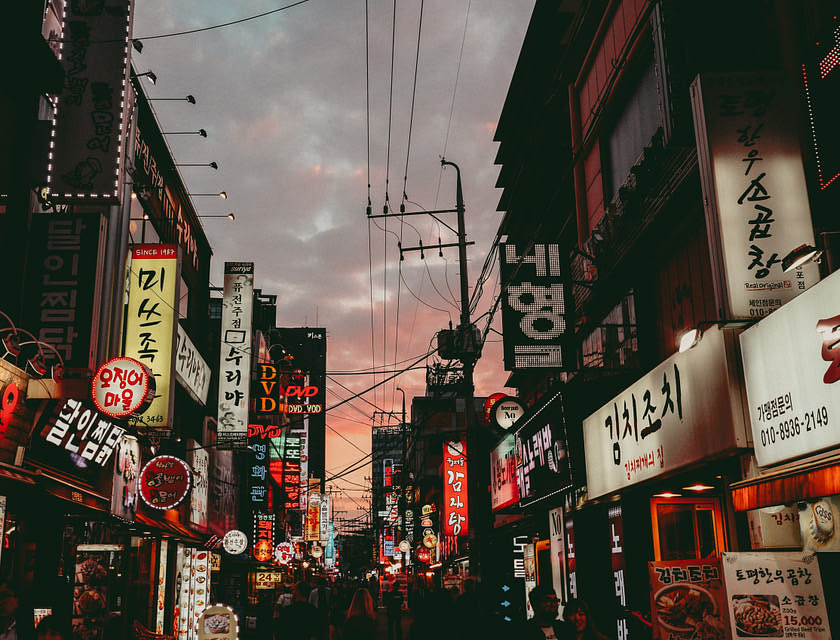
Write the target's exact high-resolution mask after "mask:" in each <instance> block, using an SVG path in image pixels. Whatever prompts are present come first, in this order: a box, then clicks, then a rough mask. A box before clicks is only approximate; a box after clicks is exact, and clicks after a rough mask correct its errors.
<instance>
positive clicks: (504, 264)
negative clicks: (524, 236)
mask: <svg viewBox="0 0 840 640" xmlns="http://www.w3.org/2000/svg"><path fill="white" fill-rule="evenodd" d="M520 249H521V247H519V248H517V246H516V245H515V244H511V243H508V244H503V245H500V247H499V260H500V262H501V275H502V281H503V282H506V283H508V284H507V286H506V287H505V288H504V290H503V292H502V324H503V326H504V346H505V369H507V370H512V369H535V368H543V367H552V368H562V367H564V366H566V364H567V363H566V358H565V357H564V355H565V353H564V352H565V351H566V348H567V347H566V345H565V342H566V338H567V336H568V335H569V333H570V332H571V331H572V330H573V326H572V322H571V321H570V320H569V318H568V314H569V313H570V311H571V309H570V308H567V305H566V289H567V283H566V279H567V278H568V276H567V274H566V272H567V271H568V269H566V268H565V264H564V261H561V258H560V256H561V251H560V245H557V244H535V245H533V253H532V254H531V255H525V254H522V255H520V254H519V251H520ZM570 306H571V307H573V306H574V305H570ZM572 364H574V363H572Z"/></svg>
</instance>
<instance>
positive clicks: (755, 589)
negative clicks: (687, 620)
mask: <svg viewBox="0 0 840 640" xmlns="http://www.w3.org/2000/svg"><path fill="white" fill-rule="evenodd" d="M721 563H722V565H723V579H724V583H725V584H726V597H727V608H728V610H729V621H730V625H731V628H732V637H733V638H754V637H757V636H758V637H765V638H804V639H806V640H818V639H819V640H828V638H831V630H830V629H829V626H828V612H827V609H826V604H825V595H824V593H823V583H822V577H821V576H820V567H819V564H818V563H817V556H816V555H815V554H803V553H796V552H778V551H777V552H773V553H760V552H750V553H724V554H723V556H722V560H721Z"/></svg>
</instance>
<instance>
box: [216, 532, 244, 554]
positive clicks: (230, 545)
mask: <svg viewBox="0 0 840 640" xmlns="http://www.w3.org/2000/svg"><path fill="white" fill-rule="evenodd" d="M222 548H223V549H224V550H225V551H227V552H228V553H229V554H230V555H232V556H238V555H239V554H240V553H244V551H245V549H247V548H248V536H246V535H245V534H244V533H243V532H242V531H239V530H238V529H231V530H230V531H228V532H227V533H226V534H225V537H224V538H222Z"/></svg>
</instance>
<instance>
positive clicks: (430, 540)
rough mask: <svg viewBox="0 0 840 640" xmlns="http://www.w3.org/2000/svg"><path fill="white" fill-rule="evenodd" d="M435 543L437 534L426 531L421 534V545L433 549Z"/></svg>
mask: <svg viewBox="0 0 840 640" xmlns="http://www.w3.org/2000/svg"><path fill="white" fill-rule="evenodd" d="M437 543H438V540H437V536H436V535H435V534H434V533H427V534H425V535H424V536H423V546H424V547H426V548H427V549H434V548H435V547H436V546H437Z"/></svg>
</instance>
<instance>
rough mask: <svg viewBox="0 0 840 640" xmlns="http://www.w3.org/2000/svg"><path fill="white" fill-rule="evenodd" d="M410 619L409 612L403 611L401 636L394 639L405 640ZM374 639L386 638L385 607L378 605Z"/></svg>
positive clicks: (386, 621)
mask: <svg viewBox="0 0 840 640" xmlns="http://www.w3.org/2000/svg"><path fill="white" fill-rule="evenodd" d="M411 620H412V618H411V613H410V612H408V611H403V615H402V636H401V638H397V639H396V640H405V639H406V638H408V630H409V629H410V628H411ZM376 640H388V616H387V615H386V614H385V607H378V608H377V609H376ZM430 640H433V639H430Z"/></svg>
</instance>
